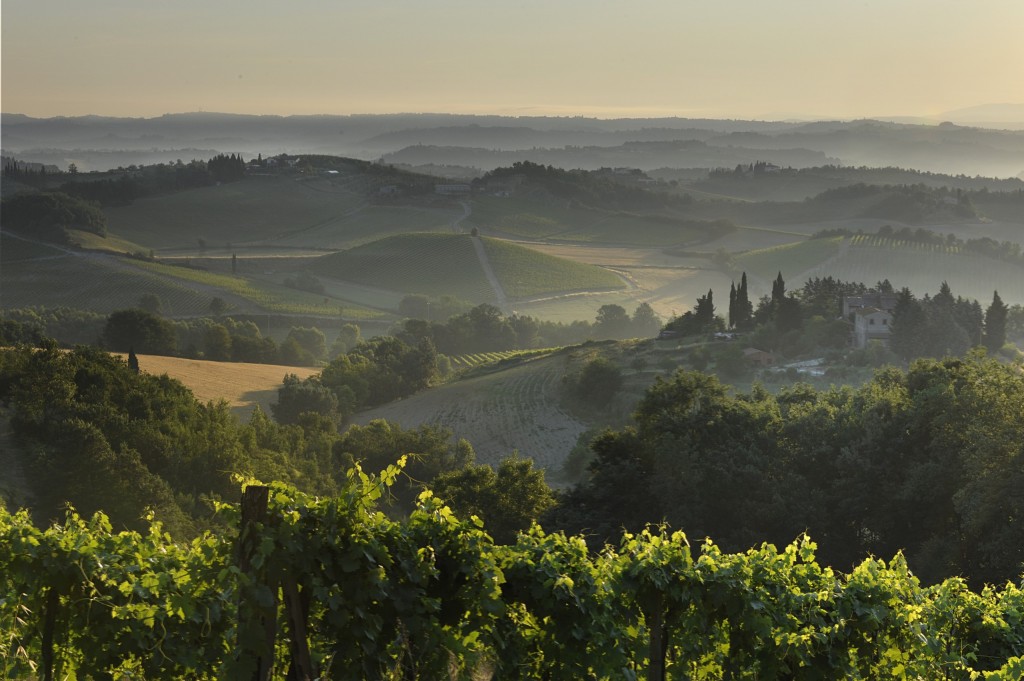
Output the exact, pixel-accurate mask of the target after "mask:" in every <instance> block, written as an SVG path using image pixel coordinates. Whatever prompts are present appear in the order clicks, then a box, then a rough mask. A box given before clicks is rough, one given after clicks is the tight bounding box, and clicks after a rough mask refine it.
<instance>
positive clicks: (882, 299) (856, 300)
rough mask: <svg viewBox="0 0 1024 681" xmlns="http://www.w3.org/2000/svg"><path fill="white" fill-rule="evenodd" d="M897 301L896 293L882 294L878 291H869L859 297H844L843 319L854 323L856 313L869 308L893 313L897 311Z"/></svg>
mask: <svg viewBox="0 0 1024 681" xmlns="http://www.w3.org/2000/svg"><path fill="white" fill-rule="evenodd" d="M896 300H897V296H896V294H895V293H880V292H878V291H868V292H867V293H865V294H863V295H859V296H843V319H846V320H847V321H851V322H852V321H854V319H853V313H854V312H856V311H857V310H862V309H864V308H868V307H873V308H875V309H877V310H885V311H886V312H890V313H891V312H892V311H893V310H895V309H896Z"/></svg>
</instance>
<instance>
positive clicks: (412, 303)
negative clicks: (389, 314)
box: [398, 293, 430, 320]
mask: <svg viewBox="0 0 1024 681" xmlns="http://www.w3.org/2000/svg"><path fill="white" fill-rule="evenodd" d="M398 314H400V315H402V316H403V317H410V318H412V319H427V320H429V318H430V299H429V298H427V297H426V296H425V295H422V294H419V293H411V294H409V295H407V296H405V297H404V298H402V299H401V300H400V301H398Z"/></svg>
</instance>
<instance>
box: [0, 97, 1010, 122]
mask: <svg viewBox="0 0 1024 681" xmlns="http://www.w3.org/2000/svg"><path fill="white" fill-rule="evenodd" d="M993 108H1008V109H1011V112H1010V115H1009V116H1004V117H1000V116H998V115H995V114H992V113H988V114H977V115H976V117H974V118H972V115H971V113H969V112H972V111H983V110H986V109H993ZM201 114H206V115H211V116H247V117H267V118H317V117H322V118H327V117H339V118H341V117H360V116H458V117H477V118H511V119H532V118H552V119H559V120H571V119H574V118H580V119H593V120H602V121H615V120H672V119H678V120H720V121H751V122H770V123H797V124H799V123H813V122H829V121H836V122H852V121H859V120H877V121H882V122H892V123H906V124H921V125H929V124H932V125H937V124H940V123H943V122H947V121H948V122H953V123H957V121H956V120H953V119H959V120H961V121H968V120H969V121H971V122H970V124H971V125H977V126H980V127H985V126H984V125H982V124H985V123H988V124H991V125H999V124H1010V125H1014V126H1022V127H1024V102H1020V103H1016V102H999V103H991V104H980V105H977V106H970V107H963V108H960V109H955V110H951V111H944V112H941V113H938V114H930V115H926V114H907V113H902V114H876V115H856V116H840V115H816V114H802V113H767V114H761V115H741V114H712V113H710V112H707V113H700V114H698V113H697V112H679V113H670V112H650V113H647V114H644V113H641V112H639V111H635V112H632V113H626V112H621V111H605V112H582V113H573V112H570V111H560V110H550V111H534V112H524V111H519V112H511V111H500V110H494V111H442V110H436V111H434V110H422V111H401V110H395V111H351V112H329V111H321V112H308V113H307V112H291V113H282V112H265V111H259V112H258V111H228V110H204V109H195V110H178V111H165V112H162V113H153V114H142V115H129V114H118V113H97V112H95V111H93V112H90V113H72V114H68V113H57V114H52V115H39V114H33V113H26V112H24V111H8V110H3V111H0V115H4V116H25V117H26V118H32V119H35V120H52V119H72V118H110V119H125V120H152V119H158V118H163V117H168V116H191V115H201ZM957 124H959V123H957Z"/></svg>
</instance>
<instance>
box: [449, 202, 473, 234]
mask: <svg viewBox="0 0 1024 681" xmlns="http://www.w3.org/2000/svg"><path fill="white" fill-rule="evenodd" d="M459 205H460V206H462V215H460V216H459V217H457V218H455V219H454V220H452V231H453V232H455V233H456V234H462V221H463V220H465V219H466V218H468V217H469V216H470V214H471V213H472V212H473V209H472V208H471V207H470V205H469V204H468V203H466V202H465V201H459Z"/></svg>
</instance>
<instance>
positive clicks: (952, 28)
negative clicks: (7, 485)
mask: <svg viewBox="0 0 1024 681" xmlns="http://www.w3.org/2000/svg"><path fill="white" fill-rule="evenodd" d="M0 21H2V59H3V61H2V93H0V94H2V100H0V105H2V110H3V111H4V112H9V113H24V114H29V115H32V116H55V115H81V114H101V115H116V116H147V117H148V116H157V115H160V114H164V113H172V112H184V111H200V110H202V111H221V112H232V113H264V114H347V113H388V112H419V111H431V112H453V113H497V114H512V115H541V114H545V115H547V114H553V115H575V114H580V115H589V116H601V117H617V116H687V117H734V118H785V117H795V116H803V117H838V118H856V117H866V116H898V115H909V116H935V115H938V114H941V113H943V112H947V111H950V110H955V109H960V108H965V107H970V106H975V105H981V104H991V103H1005V102H1015V103H1021V102H1024V0H971V1H970V2H964V1H963V0H956V1H953V0H867V1H850V2H840V1H835V0H699V1H698V0H630V1H628V2H627V1H622V0H508V1H505V2H494V1H491V0H366V1H363V0H294V1H290V2H286V1H285V0H277V1H276V2H265V1H262V0H175V1H173V2H169V1H164V0H146V1H143V0H3V5H2V9H0Z"/></svg>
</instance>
